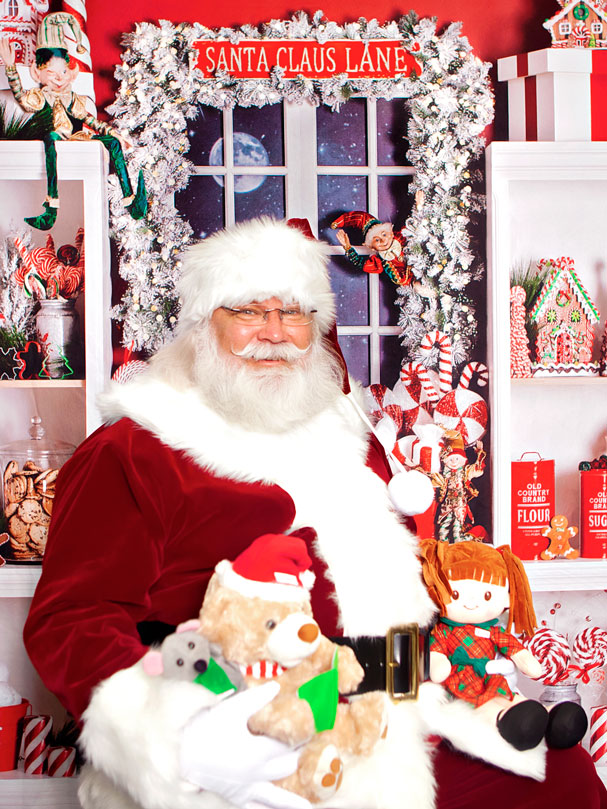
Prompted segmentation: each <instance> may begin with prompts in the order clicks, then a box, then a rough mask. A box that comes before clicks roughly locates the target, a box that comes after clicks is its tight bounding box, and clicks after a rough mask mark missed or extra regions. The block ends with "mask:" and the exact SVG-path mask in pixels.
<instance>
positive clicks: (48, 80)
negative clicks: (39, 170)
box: [0, 12, 147, 230]
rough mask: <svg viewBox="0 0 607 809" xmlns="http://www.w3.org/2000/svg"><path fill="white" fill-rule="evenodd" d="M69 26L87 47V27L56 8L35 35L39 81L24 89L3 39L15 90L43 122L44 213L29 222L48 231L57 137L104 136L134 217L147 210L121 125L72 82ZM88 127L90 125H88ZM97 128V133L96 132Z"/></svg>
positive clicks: (55, 199)
mask: <svg viewBox="0 0 607 809" xmlns="http://www.w3.org/2000/svg"><path fill="white" fill-rule="evenodd" d="M66 25H67V26H68V27H69V28H70V29H71V31H72V33H73V35H74V37H75V38H76V41H77V42H78V48H77V49H78V50H79V52H82V50H84V49H83V47H82V32H81V30H80V27H79V25H78V22H77V21H76V18H75V17H74V16H73V15H72V14H67V13H64V12H56V13H54V14H47V15H46V17H44V19H43V20H42V22H41V23H40V27H39V28H38V34H37V39H36V59H35V62H34V63H33V64H32V65H31V66H30V73H31V75H32V78H33V79H34V81H36V82H38V84H39V86H38V87H35V88H33V89H31V90H24V89H23V87H22V86H21V81H20V79H19V74H18V72H17V67H16V65H15V51H14V47H13V45H12V44H11V43H10V42H9V41H8V40H7V39H5V38H4V39H3V38H0V57H1V58H2V61H3V62H4V66H5V70H6V76H7V78H8V83H9V86H10V89H11V91H12V93H13V95H14V97H15V100H16V101H17V103H18V104H19V106H20V107H21V108H22V109H23V110H24V111H25V112H27V113H31V114H33V115H34V116H35V117H38V118H39V119H40V120H41V121H42V123H43V126H44V129H45V132H46V135H45V136H44V152H45V161H46V177H47V198H46V201H45V202H44V209H45V210H44V213H42V214H40V215H39V216H35V217H29V218H27V219H26V220H25V221H26V222H27V223H28V224H29V225H31V226H32V227H34V228H38V229H39V230H49V229H50V228H51V227H52V226H53V225H54V224H55V220H56V218H57V208H58V207H59V194H58V186H57V152H56V148H55V143H56V141H58V140H91V139H92V140H99V141H101V143H103V145H104V146H105V148H106V149H107V150H108V152H109V155H110V166H111V168H112V169H113V170H114V171H115V172H116V174H117V175H118V180H119V182H120V187H121V189H122V193H123V196H124V204H125V205H126V207H127V209H128V211H129V213H130V214H131V216H132V217H133V219H141V218H142V217H143V216H145V214H146V212H147V195H146V191H145V185H144V182H143V174H142V172H139V179H138V183H137V192H136V194H133V189H132V186H131V182H130V179H129V175H128V172H127V169H126V162H125V159H124V154H123V151H122V146H123V145H124V146H125V147H129V146H130V144H129V143H128V142H127V141H126V140H124V139H123V138H122V137H121V136H120V133H119V132H118V130H117V129H114V127H112V126H110V125H109V124H106V123H104V122H103V121H99V120H98V119H97V118H95V117H94V116H92V115H91V114H90V113H89V112H88V111H87V109H86V106H85V102H86V99H85V97H84V96H80V95H77V94H76V93H74V92H73V91H72V89H71V86H72V84H73V82H74V80H75V78H76V76H77V75H78V70H79V68H78V65H77V64H76V63H75V62H74V63H72V62H71V61H70V57H69V56H68V52H67V44H66V41H65V33H64V26H66ZM83 127H87V128H88V131H87V130H84V129H83ZM94 133H96V134H94Z"/></svg>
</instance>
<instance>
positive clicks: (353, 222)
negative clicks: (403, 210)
mask: <svg viewBox="0 0 607 809" xmlns="http://www.w3.org/2000/svg"><path fill="white" fill-rule="evenodd" d="M386 225H390V227H392V223H391V222H382V221H381V219H377V218H376V217H375V216H371V214H370V213H367V212H366V211H347V212H346V213H342V215H341V216H338V217H337V219H335V221H333V222H331V227H332V228H333V230H337V228H359V230H361V231H362V234H363V239H364V243H365V245H366V246H367V247H371V239H372V238H373V236H375V234H376V233H377V232H378V231H379V229H380V228H381V227H385V226H386Z"/></svg>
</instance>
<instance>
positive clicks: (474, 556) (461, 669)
mask: <svg viewBox="0 0 607 809" xmlns="http://www.w3.org/2000/svg"><path fill="white" fill-rule="evenodd" d="M421 549H422V557H423V559H422V565H423V574H424V579H425V581H426V584H427V586H428V589H429V592H430V595H431V597H432V598H433V599H434V601H435V602H436V604H437V605H438V606H439V607H440V610H441V617H440V618H439V621H438V623H437V624H436V626H435V627H434V629H433V630H432V634H431V637H430V678H431V680H433V681H434V682H437V683H442V684H443V685H444V687H445V688H446V689H447V690H448V691H449V692H450V693H451V694H452V695H453V696H454V697H457V698H459V699H463V700H466V701H467V702H469V703H471V704H472V705H474V706H475V709H476V711H477V712H478V713H479V714H481V715H482V716H483V717H484V718H486V719H487V721H488V722H492V723H496V724H497V729H498V731H499V733H500V735H501V736H502V737H503V738H504V739H506V740H507V741H508V742H510V744H512V745H513V747H515V748H516V749H517V750H529V749H531V748H533V747H536V746H537V745H538V744H539V743H540V741H541V740H542V739H543V738H544V737H545V738H546V743H547V744H548V746H549V747H559V748H564V747H571V746H573V745H574V744H576V743H577V742H579V741H580V740H581V739H582V737H583V736H584V733H585V732H586V729H587V726H588V720H587V717H586V714H585V712H584V710H583V709H582V708H581V707H580V706H579V705H577V704H575V703H573V702H562V703H559V704H558V705H556V706H555V707H554V708H553V709H552V710H551V711H550V712H548V711H547V710H546V709H545V708H544V706H543V705H542V704H541V703H539V702H537V701H535V700H530V699H525V697H523V696H522V695H521V694H520V693H517V692H515V691H513V690H512V688H511V687H510V684H509V683H508V680H507V679H506V677H505V676H504V673H507V668H506V667H505V665H504V664H505V663H506V664H507V661H504V660H500V659H498V658H499V657H500V656H501V657H502V658H508V659H509V660H510V661H512V664H514V666H516V667H517V668H518V669H519V670H520V671H521V672H523V674H526V675H528V676H529V677H532V678H538V677H539V676H540V675H541V674H542V665H541V663H540V662H539V661H538V660H537V659H536V658H535V657H534V656H533V655H532V654H531V652H530V651H529V650H528V649H526V648H525V647H524V646H523V644H522V643H521V642H520V641H519V640H518V639H517V638H516V637H515V636H514V635H512V634H511V632H510V629H511V628H512V626H513V625H514V626H515V627H516V630H517V631H518V632H519V633H522V635H523V636H529V635H532V634H533V632H534V631H535V628H536V618H535V613H534V610H533V603H532V600H531V591H530V588H529V582H528V580H527V575H526V573H525V569H524V567H523V565H522V563H521V561H520V559H518V557H516V556H514V555H513V554H512V552H511V551H510V547H509V546H508V545H503V546H501V547H500V548H494V547H493V546H492V545H489V544H486V543H483V542H476V541H464V542H457V543H455V544H449V543H447V542H440V541H438V542H437V541H436V540H434V539H427V540H423V541H422V543H421ZM505 610H509V616H508V624H507V628H506V629H504V628H503V627H501V626H500V625H499V624H498V618H499V617H500V616H501V615H502V613H503V612H504V611H505ZM510 670H511V671H513V670H514V667H513V666H511V668H510Z"/></svg>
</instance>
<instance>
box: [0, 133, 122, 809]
mask: <svg viewBox="0 0 607 809" xmlns="http://www.w3.org/2000/svg"><path fill="white" fill-rule="evenodd" d="M57 158H58V161H57V162H58V176H59V197H60V200H61V207H60V209H59V214H58V217H57V223H56V225H55V226H54V227H53V229H52V231H51V232H50V233H51V235H52V236H53V239H54V241H55V246H56V247H58V246H59V245H61V244H65V243H73V240H74V237H75V235H76V232H77V229H78V227H80V226H84V231H85V232H84V250H85V293H84V307H83V311H82V315H83V332H84V342H85V379H84V380H70V379H68V380H48V381H46V380H27V381H20V380H0V444H5V443H9V442H11V441H13V440H17V439H23V438H27V437H28V432H27V429H28V426H29V422H30V418H31V417H32V416H33V415H36V413H39V414H40V415H41V416H42V418H43V422H44V424H45V427H46V429H47V435H48V436H49V437H56V438H60V439H61V440H64V441H68V442H70V443H72V444H78V443H80V442H81V441H82V440H83V439H84V438H85V437H86V435H88V434H89V433H90V432H92V431H93V430H95V429H96V428H97V427H98V426H99V425H100V423H101V419H100V416H99V413H98V412H97V409H96V406H95V399H96V397H97V394H98V393H99V392H100V391H101V390H102V389H103V387H104V386H105V384H106V381H107V380H108V379H109V376H110V371H111V362H112V350H111V329H110V305H111V298H110V292H111V290H110V247H109V235H108V225H107V222H108V215H107V206H108V201H107V173H108V157H107V153H106V151H105V149H104V148H103V146H102V145H101V143H99V142H95V141H91V142H74V143H59V144H58V145H57ZM45 196H46V175H45V165H44V150H43V146H42V143H41V142H39V141H31V142H24V141H0V238H2V239H4V238H6V237H7V236H8V235H12V234H14V233H16V232H18V231H19V230H20V229H21V228H22V227H26V226H25V225H24V223H23V218H24V217H25V216H33V215H36V214H37V213H40V212H42V203H43V201H44V198H45ZM46 237H47V233H45V232H41V231H32V242H33V246H36V247H39V246H43V245H44V244H45V242H46ZM40 572H41V568H40V567H39V566H36V565H26V564H23V565H11V564H6V565H4V566H3V567H1V568H0V621H1V622H2V625H3V632H2V633H0V660H2V661H3V662H6V663H7V665H8V667H9V672H10V679H11V684H12V685H14V687H15V688H16V689H17V690H18V691H19V692H20V693H21V694H22V695H23V696H24V697H25V698H26V699H28V700H29V701H30V702H31V703H32V706H33V709H34V711H35V712H36V713H49V714H51V715H53V716H54V718H55V720H56V721H58V722H59V723H61V722H62V721H63V718H64V712H63V710H62V709H61V707H60V706H59V703H58V702H57V701H56V700H55V698H54V697H52V695H50V694H49V693H48V692H47V691H46V689H45V688H44V686H43V685H42V683H41V682H40V680H39V678H38V676H37V674H36V672H35V671H34V669H33V667H32V666H31V664H30V662H29V660H28V659H27V656H26V653H25V650H24V649H23V644H22V638H21V631H22V625H23V621H24V619H25V616H26V615H27V609H28V605H29V599H30V598H31V597H32V595H33V593H34V590H35V587H36V584H37V582H38V579H39V577H40ZM76 789H77V779H76V778H49V777H47V776H28V775H25V774H24V773H23V772H20V771H12V772H8V773H0V809H37V808H38V807H40V806H44V807H45V809H72V808H73V809H76V808H77V807H79V805H80V804H79V802H78V799H77V797H76Z"/></svg>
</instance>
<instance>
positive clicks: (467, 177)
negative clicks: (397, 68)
mask: <svg viewBox="0 0 607 809" xmlns="http://www.w3.org/2000/svg"><path fill="white" fill-rule="evenodd" d="M204 39H206V40H224V41H225V40H227V41H229V42H231V43H233V44H236V43H238V42H239V41H241V40H242V39H274V40H276V39H289V40H296V39H299V40H301V39H308V40H316V41H317V42H320V43H325V42H328V41H330V40H333V39H352V40H363V41H368V40H372V39H373V40H374V39H392V40H394V39H399V40H401V42H402V44H403V47H404V48H405V49H406V50H408V51H409V52H410V53H412V54H413V55H414V56H415V59H416V60H417V62H418V64H419V65H420V67H421V72H420V73H419V75H417V73H416V72H415V71H414V72H413V73H411V75H410V76H406V77H405V76H403V75H397V76H395V77H394V78H385V79H370V78H352V77H350V76H348V75H346V74H338V75H334V76H331V77H329V78H322V79H315V78H314V79H311V78H307V77H303V76H301V75H300V76H296V77H295V78H285V70H284V69H283V68H281V67H278V66H276V67H274V68H273V69H272V70H271V72H270V74H269V77H268V78H267V79H255V80H250V79H238V78H235V77H234V76H231V75H230V74H229V73H227V72H226V71H217V72H216V73H215V75H214V76H213V77H212V78H205V77H204V76H203V74H202V73H201V72H200V70H199V69H198V68H195V67H193V65H194V64H195V63H196V55H197V53H196V50H195V48H194V45H193V43H194V42H196V41H197V40H204ZM124 45H125V51H124V53H123V57H122V64H121V65H120V66H119V67H118V68H117V70H116V78H117V79H118V80H119V82H120V87H119V91H118V96H117V98H116V101H115V103H114V104H112V106H111V107H109V112H110V114H111V115H112V116H113V117H114V121H115V124H116V125H117V126H118V127H119V128H121V129H123V130H126V131H128V132H129V138H130V139H131V140H132V141H134V142H135V143H136V144H137V146H136V148H135V150H134V152H135V153H134V155H133V157H132V158H131V159H130V162H129V168H130V169H131V170H132V171H133V172H134V173H136V172H138V170H139V168H143V170H144V173H145V178H146V186H147V187H148V195H149V213H148V216H147V218H146V219H145V220H139V221H135V220H133V219H132V218H131V217H130V216H128V213H125V212H124V207H123V206H122V205H121V203H120V192H119V189H118V187H117V184H116V182H115V179H114V178H113V177H110V183H111V192H110V198H111V199H110V201H111V213H112V231H113V236H114V238H115V240H116V242H117V245H118V253H119V272H120V274H121V276H122V277H123V278H124V279H125V281H126V282H127V290H126V292H125V294H124V296H123V298H122V301H121V302H120V304H119V305H118V306H116V307H115V308H114V311H113V315H114V317H115V318H116V319H117V320H119V321H122V323H123V343H124V345H128V346H130V347H132V349H133V350H145V351H148V352H151V351H154V350H156V349H157V348H158V347H159V346H160V345H162V343H163V342H165V340H166V339H167V338H168V337H169V335H170V333H171V332H172V329H173V327H174V324H175V320H176V316H177V313H178V301H177V297H176V294H175V281H176V280H177V277H178V275H179V264H178V258H179V254H180V253H181V251H182V250H183V248H184V247H186V246H187V244H188V243H189V242H190V240H191V237H192V231H191V228H190V226H189V225H188V223H187V222H185V221H183V220H182V219H181V218H180V217H179V215H178V214H177V213H176V211H175V209H174V207H173V194H174V193H175V192H177V191H180V190H182V189H184V188H185V187H186V186H187V183H188V180H189V177H190V175H191V174H193V173H194V167H193V165H192V164H191V163H190V162H189V161H188V160H187V158H186V157H185V154H186V153H187V151H188V149H189V142H188V139H187V121H188V120H189V119H192V118H195V117H196V115H197V114H198V109H199V105H209V106H214V107H216V108H219V109H224V108H232V107H234V106H236V105H239V106H243V107H250V106H256V107H262V106H265V105H266V104H268V103H276V102H278V101H280V100H284V101H293V102H296V103H303V102H307V103H310V104H313V105H314V106H318V105H320V104H325V105H327V106H329V107H330V108H331V109H334V110H336V109H339V107H340V106H341V105H342V104H343V103H345V102H347V101H348V100H349V99H350V98H352V97H371V98H385V99H391V98H394V97H395V96H398V97H402V98H403V104H405V105H406V107H407V110H408V113H409V122H408V132H407V136H408V140H409V144H410V148H409V151H408V153H407V157H408V160H409V162H410V163H411V165H412V166H413V168H414V169H415V174H414V178H413V181H412V182H411V184H410V190H411V191H412V192H416V191H418V190H419V191H422V192H423V194H422V202H421V204H418V205H417V206H416V207H415V208H414V210H413V211H412V213H411V215H410V217H409V218H408V219H407V222H406V224H405V229H404V230H405V235H406V236H407V239H408V242H407V245H406V247H405V250H406V253H407V261H408V263H409V265H410V267H411V269H412V272H413V274H414V276H415V277H416V279H418V280H420V281H421V282H422V283H423V285H424V286H425V287H426V288H427V289H428V290H429V291H430V292H431V293H432V294H430V295H429V296H428V297H427V298H423V299H421V298H420V297H419V296H418V295H415V294H412V288H411V287H400V288H399V290H398V299H397V300H398V305H399V307H400V310H401V315H400V319H399V326H400V328H401V340H402V343H403V346H404V353H405V355H407V356H408V357H409V358H419V356H418V353H417V352H418V348H419V344H420V342H421V340H422V339H423V337H424V335H425V334H426V333H428V332H429V331H431V330H433V329H440V330H441V331H442V332H444V333H445V334H448V335H449V336H450V337H451V338H452V342H453V352H454V353H453V361H454V363H456V364H460V363H462V362H464V361H465V360H467V359H468V358H469V354H470V351H471V349H472V347H473V345H474V342H475V335H476V317H475V315H474V306H473V303H472V301H471V300H470V299H469V298H468V296H467V295H466V294H465V289H466V287H467V286H468V285H469V284H470V283H471V282H472V281H474V280H477V279H479V278H480V277H481V276H482V273H483V267H482V266H481V264H480V262H479V261H478V260H477V258H476V256H475V254H474V252H473V250H472V247H471V244H470V237H469V233H468V227H469V224H470V216H471V215H474V214H476V213H478V212H479V211H480V210H482V207H483V203H484V201H483V199H482V197H481V196H479V194H478V193H476V192H475V191H474V190H473V187H474V184H475V181H477V180H478V179H479V177H478V173H475V172H473V171H472V169H471V164H472V163H473V161H474V160H475V159H476V158H478V157H479V155H480V154H481V152H482V149H483V146H484V140H483V137H482V133H483V130H484V129H485V127H486V126H487V125H488V124H489V123H490V122H491V120H492V118H493V95H492V92H491V88H490V83H489V67H490V65H489V64H486V63H483V62H481V61H480V60H479V59H478V58H476V57H475V56H474V55H473V54H472V52H471V48H470V45H469V43H468V41H467V39H466V38H465V37H463V36H462V35H461V25H460V24H459V23H455V24H453V25H450V26H448V27H447V28H446V30H445V31H444V32H443V33H441V34H438V33H437V23H436V19H419V18H418V16H417V15H416V14H415V13H414V12H411V13H409V14H408V15H407V16H405V17H403V18H402V19H401V20H399V21H398V22H396V21H393V22H390V23H387V24H386V25H380V24H379V23H378V22H377V20H365V19H364V18H360V19H359V20H357V21H356V22H351V23H346V24H345V25H343V26H341V25H338V24H337V23H335V22H333V21H330V20H327V19H326V18H325V17H324V14H323V12H322V11H317V12H316V13H315V14H314V15H313V16H312V18H311V19H310V18H309V17H308V15H307V14H305V13H304V12H299V13H297V14H295V15H294V16H293V17H292V18H291V19H290V20H271V21H269V22H268V23H265V24H262V25H261V26H260V27H259V28H257V27H254V26H251V25H244V26H242V27H240V28H238V29H232V28H220V29H218V30H211V29H209V28H206V27H205V26H203V25H200V24H198V23H196V24H193V25H190V24H185V23H183V24H180V25H177V26H175V25H173V24H172V23H170V22H167V21H161V22H160V24H159V25H158V26H155V25H152V24H151V23H140V24H139V25H137V27H136V30H135V32H134V33H132V34H128V35H126V36H125V38H124ZM403 134H404V133H403ZM135 301H136V302H135ZM152 307H155V308H152ZM427 361H428V359H427V358H426V362H427Z"/></svg>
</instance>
